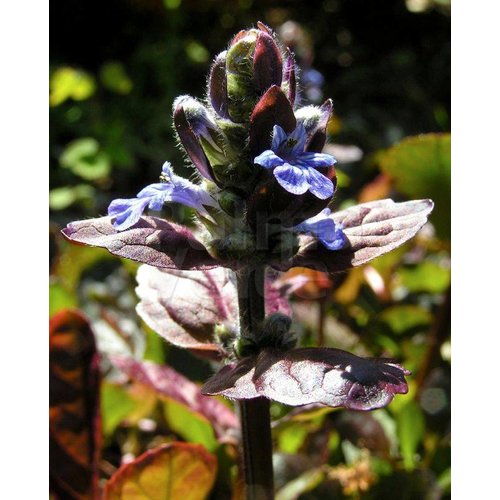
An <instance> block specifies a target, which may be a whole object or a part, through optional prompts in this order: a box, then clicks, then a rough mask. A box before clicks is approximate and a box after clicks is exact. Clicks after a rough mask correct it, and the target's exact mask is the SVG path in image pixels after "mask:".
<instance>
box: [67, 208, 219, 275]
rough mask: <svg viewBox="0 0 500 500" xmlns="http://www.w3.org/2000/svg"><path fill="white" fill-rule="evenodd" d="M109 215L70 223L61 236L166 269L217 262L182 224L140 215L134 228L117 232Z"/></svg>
mask: <svg viewBox="0 0 500 500" xmlns="http://www.w3.org/2000/svg"><path fill="white" fill-rule="evenodd" d="M111 221H112V217H99V218H96V219H86V220H81V221H75V222H71V223H69V224H68V225H67V226H66V227H65V228H64V229H63V230H62V233H63V234H64V236H65V237H66V238H67V239H68V240H70V241H72V242H73V243H77V244H82V245H89V246H96V247H101V248H106V249H107V250H108V251H109V252H111V253H112V254H113V255H117V256H119V257H126V258H128V259H131V260H135V261H137V262H143V263H147V264H150V265H152V266H155V267H162V268H167V269H193V268H194V269H205V268H209V269H210V268H212V267H215V266H216V265H217V261H216V260H215V259H214V258H213V257H211V256H210V254H209V253H208V252H207V250H206V249H205V247H204V246H203V245H202V244H201V243H200V242H198V241H197V240H196V239H195V237H194V235H193V233H191V231H190V230H189V229H187V228H185V227H182V226H178V225H177V224H173V223H171V222H167V221H165V220H163V219H160V218H158V217H141V218H140V219H139V222H138V223H137V224H135V226H134V227H132V228H130V229H128V230H126V231H122V232H118V231H117V230H116V229H115V228H114V227H113V225H112V222H111Z"/></svg>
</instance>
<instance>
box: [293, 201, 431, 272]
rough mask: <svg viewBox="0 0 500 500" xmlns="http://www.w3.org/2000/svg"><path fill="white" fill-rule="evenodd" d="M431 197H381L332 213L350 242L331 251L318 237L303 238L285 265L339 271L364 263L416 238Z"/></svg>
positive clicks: (425, 216)
mask: <svg viewBox="0 0 500 500" xmlns="http://www.w3.org/2000/svg"><path fill="white" fill-rule="evenodd" d="M433 207H434V203H433V202H432V200H428V199H427V200H413V201H407V202H402V203H395V202H394V201H393V200H390V199H387V200H380V201H372V202H369V203H363V204H361V205H356V206H353V207H349V208H347V209H345V210H341V211H340V212H335V213H334V214H333V215H332V218H333V220H334V221H335V223H336V224H342V226H343V228H344V234H345V236H346V238H347V240H348V245H347V246H346V247H345V248H343V249H341V250H336V251H334V252H332V251H331V250H328V249H327V248H326V247H324V246H323V245H321V244H320V243H319V242H318V241H317V240H316V239H315V238H312V237H306V238H303V240H302V243H301V246H300V248H299V252H298V254H297V255H296V256H295V257H293V258H292V259H291V261H290V262H289V263H287V264H286V268H287V269H288V268H289V267H292V266H303V267H312V268H315V269H319V270H321V271H328V272H338V271H344V270H346V269H349V268H351V267H356V266H360V265H362V264H365V263H367V262H369V261H371V260H372V259H375V258H376V257H379V256H381V255H383V254H385V253H387V252H390V251H391V250H394V249H395V248H397V247H399V246H401V245H402V244H403V243H405V242H406V241H408V240H409V239H410V238H413V236H415V234H416V233H417V231H418V230H419V229H420V228H421V227H422V226H423V225H424V224H425V222H426V221H427V216H428V215H429V214H430V213H431V212H432V209H433Z"/></svg>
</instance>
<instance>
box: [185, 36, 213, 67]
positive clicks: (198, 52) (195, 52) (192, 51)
mask: <svg viewBox="0 0 500 500" xmlns="http://www.w3.org/2000/svg"><path fill="white" fill-rule="evenodd" d="M186 54H187V56H188V57H189V59H191V61H193V62H195V63H200V64H201V63H205V62H207V61H208V59H209V58H210V52H209V51H208V50H207V49H206V48H205V47H204V46H203V45H201V43H199V42H196V41H195V40H191V41H189V42H188V43H187V45H186Z"/></svg>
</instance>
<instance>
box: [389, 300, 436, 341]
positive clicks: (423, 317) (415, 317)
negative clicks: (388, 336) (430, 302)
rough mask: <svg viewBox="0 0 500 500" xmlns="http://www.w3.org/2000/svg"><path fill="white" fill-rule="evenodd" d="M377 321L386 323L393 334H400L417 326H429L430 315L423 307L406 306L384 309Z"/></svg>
mask: <svg viewBox="0 0 500 500" xmlns="http://www.w3.org/2000/svg"><path fill="white" fill-rule="evenodd" d="M379 319H380V320H381V321H383V322H384V323H387V324H388V325H389V327H390V328H391V330H392V331H393V332H394V333H397V334H401V333H404V332H406V331H407V330H410V329H411V328H414V327H417V326H422V325H423V326H425V325H429V324H430V323H431V322H432V314H431V313H430V312H429V311H428V310H427V309H424V308H423V307H420V306H415V305H410V304H407V305H400V306H399V305H398V306H392V307H388V308H387V309H384V310H383V311H382V312H381V313H380V315H379Z"/></svg>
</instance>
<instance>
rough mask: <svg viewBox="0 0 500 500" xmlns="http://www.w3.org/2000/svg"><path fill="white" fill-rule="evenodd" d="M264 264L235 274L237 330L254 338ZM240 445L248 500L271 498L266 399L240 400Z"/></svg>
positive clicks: (261, 306) (260, 311) (259, 314)
mask: <svg viewBox="0 0 500 500" xmlns="http://www.w3.org/2000/svg"><path fill="white" fill-rule="evenodd" d="M264 275H265V270H264V268H263V267H258V268H244V269H242V270H240V271H239V272H238V273H237V280H238V304H239V310H240V331H241V335H242V336H245V337H246V338H250V339H251V338H257V337H258V329H259V327H260V325H261V324H262V321H263V320H264V317H265V301H264ZM239 407H240V419H241V435H242V444H243V468H244V472H245V487H246V498H247V500H272V499H273V498H274V481H273V461H272V459H273V455H272V451H273V448H272V439H271V416H270V411H269V407H270V403H269V400H268V399H266V398H255V399H247V400H245V399H243V400H241V401H240V402H239Z"/></svg>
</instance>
